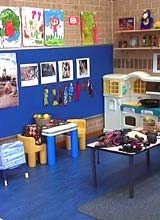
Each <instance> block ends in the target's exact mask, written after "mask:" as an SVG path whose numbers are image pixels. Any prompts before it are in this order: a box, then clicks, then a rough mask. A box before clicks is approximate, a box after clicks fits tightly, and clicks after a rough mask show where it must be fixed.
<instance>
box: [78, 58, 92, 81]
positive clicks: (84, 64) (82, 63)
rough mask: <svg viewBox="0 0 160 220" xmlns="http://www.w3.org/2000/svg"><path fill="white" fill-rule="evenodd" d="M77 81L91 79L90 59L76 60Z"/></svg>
mask: <svg viewBox="0 0 160 220" xmlns="http://www.w3.org/2000/svg"><path fill="white" fill-rule="evenodd" d="M76 66H77V79H79V78H85V77H90V59H89V58H80V59H76Z"/></svg>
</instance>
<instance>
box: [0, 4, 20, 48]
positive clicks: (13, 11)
mask: <svg viewBox="0 0 160 220" xmlns="http://www.w3.org/2000/svg"><path fill="white" fill-rule="evenodd" d="M20 46H21V19H20V12H19V8H17V7H0V48H9V47H11V48H12V47H20Z"/></svg>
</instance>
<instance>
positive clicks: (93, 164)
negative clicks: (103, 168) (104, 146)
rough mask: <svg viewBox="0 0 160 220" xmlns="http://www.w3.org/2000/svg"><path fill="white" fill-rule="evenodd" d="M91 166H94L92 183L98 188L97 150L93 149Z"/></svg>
mask: <svg viewBox="0 0 160 220" xmlns="http://www.w3.org/2000/svg"><path fill="white" fill-rule="evenodd" d="M91 165H92V181H93V185H94V186H97V174H96V150H95V149H91Z"/></svg>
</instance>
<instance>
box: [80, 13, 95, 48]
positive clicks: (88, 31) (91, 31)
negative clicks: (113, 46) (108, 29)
mask: <svg viewBox="0 0 160 220" xmlns="http://www.w3.org/2000/svg"><path fill="white" fill-rule="evenodd" d="M80 23H81V36H82V45H94V44H98V29H97V16H96V14H95V13H94V12H81V16H80Z"/></svg>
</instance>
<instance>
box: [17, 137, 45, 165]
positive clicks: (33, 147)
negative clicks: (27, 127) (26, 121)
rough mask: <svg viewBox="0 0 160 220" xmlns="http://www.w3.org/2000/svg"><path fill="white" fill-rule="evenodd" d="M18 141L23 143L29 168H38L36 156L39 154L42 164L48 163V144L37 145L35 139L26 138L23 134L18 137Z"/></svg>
mask: <svg viewBox="0 0 160 220" xmlns="http://www.w3.org/2000/svg"><path fill="white" fill-rule="evenodd" d="M17 138H18V140H20V141H22V142H23V145H24V151H25V154H27V156H28V158H27V159H28V166H29V167H36V158H37V157H36V154H37V153H39V157H40V163H41V164H46V163H47V152H46V144H45V143H42V144H41V145H37V144H36V143H35V139H34V137H26V136H23V135H21V134H18V135H17Z"/></svg>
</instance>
